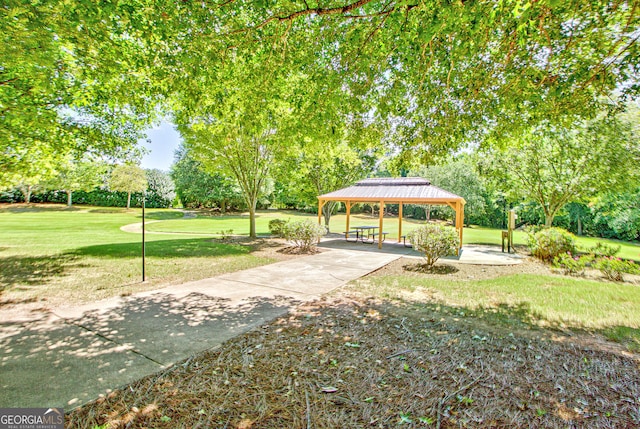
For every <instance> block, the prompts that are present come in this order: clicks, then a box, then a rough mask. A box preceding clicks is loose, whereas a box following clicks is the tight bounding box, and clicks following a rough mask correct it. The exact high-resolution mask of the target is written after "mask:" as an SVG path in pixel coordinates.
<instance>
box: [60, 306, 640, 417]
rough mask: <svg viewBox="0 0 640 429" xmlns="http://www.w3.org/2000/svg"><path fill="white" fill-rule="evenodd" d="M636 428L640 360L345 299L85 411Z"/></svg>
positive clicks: (447, 310)
mask: <svg viewBox="0 0 640 429" xmlns="http://www.w3.org/2000/svg"><path fill="white" fill-rule="evenodd" d="M96 425H105V426H104V427H109V428H144V427H154V428H177V427H184V428H238V429H248V428H364V427H366V428H390V427H398V426H399V427H416V428H418V427H431V428H466V427H468V428H486V427H492V428H515V427H531V428H567V427H572V428H573V427H575V428H582V427H593V428H631V427H638V426H640V361H639V359H638V356H636V355H630V354H625V353H623V352H621V351H616V350H615V349H614V350H607V349H601V348H599V347H597V346H596V347H592V346H589V345H585V344H584V343H580V342H574V341H572V338H571V337H564V336H562V335H561V334H559V333H557V332H553V331H546V330H542V329H537V328H533V327H532V328H531V329H525V330H521V331H509V330H505V328H504V327H498V326H492V325H489V324H485V323H484V322H483V321H482V320H480V319H478V318H473V317H468V316H465V315H463V314H460V313H459V310H456V309H455V308H451V307H446V306H442V305H436V304H433V305H431V304H429V305H424V304H423V305H420V306H417V305H412V306H409V305H406V304H399V303H392V302H383V301H375V300H365V299H357V298H351V297H348V296H343V297H340V296H336V297H334V298H331V299H326V300H323V301H320V302H316V303H313V304H309V305H305V306H302V307H299V308H298V309H297V310H296V311H295V312H292V313H290V314H289V315H287V316H286V317H283V318H279V319H277V320H275V321H273V322H272V323H270V324H268V325H265V326H262V327H260V328H257V329H254V330H253V331H250V332H249V333H247V334H245V335H243V336H241V337H237V338H235V339H233V340H231V341H229V342H227V343H225V344H224V345H223V346H222V347H221V348H219V349H217V350H213V351H207V352H204V353H202V354H200V355H197V356H193V357H191V358H189V359H188V360H186V361H183V362H180V363H178V364H176V365H175V366H173V367H171V368H169V369H168V370H166V371H164V372H161V373H157V374H154V375H152V376H149V377H146V378H144V379H142V380H139V381H138V382H136V383H133V384H131V385H129V386H124V387H123V388H121V389H119V390H116V391H114V392H112V393H111V394H110V395H108V396H107V397H105V398H101V399H99V400H97V401H95V402H92V403H89V404H86V405H84V406H82V407H80V408H78V409H75V410H73V411H72V412H70V413H69V414H68V416H67V427H69V428H72V427H73V428H75V427H84V428H93V427H95V426H96Z"/></svg>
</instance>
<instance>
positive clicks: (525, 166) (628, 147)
mask: <svg viewBox="0 0 640 429" xmlns="http://www.w3.org/2000/svg"><path fill="white" fill-rule="evenodd" d="M639 161H640V143H639V141H638V136H637V135H636V134H634V133H633V132H632V127H631V124H629V123H627V122H623V121H620V120H618V118H608V117H605V118H599V119H596V120H593V121H589V122H586V123H579V124H574V127H572V128H569V129H566V128H555V127H549V126H546V127H543V126H540V127H536V128H534V129H531V130H530V131H529V132H527V133H525V134H523V135H522V136H521V138H520V139H519V140H518V141H517V142H516V143H515V144H514V146H513V147H511V148H508V149H505V150H504V151H502V152H500V153H499V154H497V158H496V160H495V164H494V166H496V167H501V172H502V174H505V173H508V174H505V175H504V176H503V177H504V181H505V183H507V184H509V185H511V186H512V193H515V194H518V195H522V196H527V197H528V198H531V199H533V200H534V201H536V202H537V203H538V204H540V207H541V208H542V209H543V211H544V215H545V225H546V226H551V224H552V222H553V218H554V217H555V215H556V214H557V213H558V211H559V210H560V209H562V207H564V206H565V205H566V204H567V203H569V202H578V201H581V200H585V199H586V198H589V197H595V196H596V195H598V194H600V193H604V192H611V191H614V190H623V189H624V188H625V186H626V185H627V184H629V183H633V182H634V180H633V179H634V175H636V174H637V172H636V170H637V168H635V167H636V166H637V165H638V162H639ZM493 174H500V173H499V172H497V171H495V170H494V172H493Z"/></svg>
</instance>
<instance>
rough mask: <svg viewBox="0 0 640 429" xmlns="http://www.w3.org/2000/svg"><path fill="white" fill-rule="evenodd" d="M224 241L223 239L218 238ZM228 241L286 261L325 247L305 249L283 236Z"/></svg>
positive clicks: (311, 253) (271, 257)
mask: <svg viewBox="0 0 640 429" xmlns="http://www.w3.org/2000/svg"><path fill="white" fill-rule="evenodd" d="M216 241H220V242H223V241H221V240H216ZM224 242H226V243H235V244H241V245H243V246H249V247H250V248H251V249H252V250H251V254H252V255H255V256H258V257H264V258H270V259H274V260H276V261H286V260H289V259H293V258H299V257H301V256H309V255H315V254H317V253H321V252H323V251H324V249H318V248H317V247H315V246H314V247H312V248H311V249H310V250H309V251H303V250H301V249H300V248H299V247H295V246H291V245H290V243H289V242H288V241H287V240H285V239H282V238H255V239H251V238H243V237H241V238H233V239H232V240H228V241H224Z"/></svg>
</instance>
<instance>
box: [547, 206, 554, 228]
mask: <svg viewBox="0 0 640 429" xmlns="http://www.w3.org/2000/svg"><path fill="white" fill-rule="evenodd" d="M554 217H556V215H555V212H547V211H546V210H545V212H544V227H545V228H551V225H552V224H553V218H554Z"/></svg>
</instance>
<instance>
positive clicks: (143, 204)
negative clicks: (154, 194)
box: [142, 194, 146, 282]
mask: <svg viewBox="0 0 640 429" xmlns="http://www.w3.org/2000/svg"><path fill="white" fill-rule="evenodd" d="M145 203H146V198H145V195H144V194H142V281H143V282H144V281H145V275H144V257H145V249H144V206H145Z"/></svg>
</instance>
